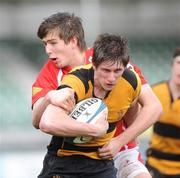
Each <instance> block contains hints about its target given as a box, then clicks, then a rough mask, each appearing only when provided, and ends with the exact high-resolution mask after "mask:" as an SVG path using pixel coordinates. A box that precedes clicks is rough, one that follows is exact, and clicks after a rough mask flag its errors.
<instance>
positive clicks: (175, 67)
mask: <svg viewBox="0 0 180 178" xmlns="http://www.w3.org/2000/svg"><path fill="white" fill-rule="evenodd" d="M172 79H173V81H174V82H175V84H176V85H179V86H180V56H177V57H176V58H175V59H174V62H173V64H172Z"/></svg>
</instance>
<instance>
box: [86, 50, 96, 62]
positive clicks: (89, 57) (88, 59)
mask: <svg viewBox="0 0 180 178" xmlns="http://www.w3.org/2000/svg"><path fill="white" fill-rule="evenodd" d="M93 51H94V49H93V48H88V49H87V50H86V61H85V63H86V64H89V63H91V62H92V56H93Z"/></svg>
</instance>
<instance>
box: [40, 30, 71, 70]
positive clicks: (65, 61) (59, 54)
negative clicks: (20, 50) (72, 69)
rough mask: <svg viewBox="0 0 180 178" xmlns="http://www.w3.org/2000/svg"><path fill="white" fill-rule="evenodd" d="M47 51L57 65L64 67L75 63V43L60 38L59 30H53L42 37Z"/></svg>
mask: <svg viewBox="0 0 180 178" xmlns="http://www.w3.org/2000/svg"><path fill="white" fill-rule="evenodd" d="M42 41H43V43H44V45H45V50H46V53H47V55H48V57H49V59H51V60H52V61H53V62H54V64H55V65H56V67H58V68H63V67H66V66H71V63H73V59H74V58H73V49H74V48H73V44H72V43H71V42H70V43H68V44H65V42H64V41H63V40H62V39H60V38H59V36H58V32H57V31H53V32H51V33H48V34H47V35H46V37H44V38H43V39H42Z"/></svg>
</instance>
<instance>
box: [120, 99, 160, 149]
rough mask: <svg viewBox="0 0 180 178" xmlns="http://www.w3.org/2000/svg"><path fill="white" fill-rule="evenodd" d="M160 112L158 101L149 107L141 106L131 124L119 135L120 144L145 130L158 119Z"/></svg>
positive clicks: (125, 142)
mask: <svg viewBox="0 0 180 178" xmlns="http://www.w3.org/2000/svg"><path fill="white" fill-rule="evenodd" d="M161 112H162V110H161V105H159V103H158V102H157V103H154V105H152V106H149V107H148V106H144V107H142V109H141V110H140V112H139V113H138V115H137V117H136V118H135V120H134V121H133V123H131V125H130V126H128V128H127V129H126V130H125V131H124V132H123V133H121V134H120V135H119V139H120V140H119V141H120V142H121V146H123V145H125V144H127V143H128V142H130V141H131V140H133V139H135V138H136V137H137V136H139V135H141V134H142V133H143V132H144V131H145V130H147V129H148V128H149V127H150V126H151V125H152V124H154V123H155V122H156V121H157V120H158V118H159V115H160V114H161Z"/></svg>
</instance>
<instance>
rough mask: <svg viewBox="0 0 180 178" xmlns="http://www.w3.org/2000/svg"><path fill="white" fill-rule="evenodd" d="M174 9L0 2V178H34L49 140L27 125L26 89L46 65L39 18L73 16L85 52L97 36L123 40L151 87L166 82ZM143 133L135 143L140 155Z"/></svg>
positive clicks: (178, 4) (175, 37)
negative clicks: (115, 35)
mask: <svg viewBox="0 0 180 178" xmlns="http://www.w3.org/2000/svg"><path fill="white" fill-rule="evenodd" d="M179 9H180V1H178V0H171V1H168V0H151V1H148V0H110V1H108V0H51V1H48V0H0V22H1V28H0V103H1V109H0V178H9V177H12V178H32V177H36V175H37V174H38V173H39V172H40V169H41V167H42V160H43V156H44V154H45V152H46V149H45V148H46V145H47V144H48V142H49V139H50V137H49V136H48V135H45V134H42V133H41V132H40V131H38V130H35V129H34V128H33V127H32V125H31V85H32V82H33V81H34V79H35V76H36V75H37V73H38V71H39V70H40V68H41V67H42V65H43V64H44V62H45V61H46V59H47V56H46V54H45V52H44V49H43V46H42V44H41V42H40V41H39V40H38V39H37V37H36V31H37V28H38V26H39V24H40V22H41V21H42V19H43V18H44V17H47V16H49V15H50V14H52V13H55V12H57V11H68V12H74V13H75V14H76V15H78V16H80V17H81V18H82V20H83V25H84V29H85V35H86V41H87V44H88V46H92V44H93V41H94V40H95V38H96V36H97V35H98V34H99V33H104V32H110V33H120V34H122V35H124V36H126V37H127V38H128V40H129V44H130V49H131V56H132V58H133V61H134V62H135V63H136V64H138V65H139V66H140V68H141V69H142V71H143V74H144V76H145V77H146V79H147V80H148V81H149V83H150V84H154V83H156V82H158V81H160V80H162V79H168V78H169V74H170V59H171V55H172V52H173V50H174V48H175V47H177V46H180V33H179V30H180V11H179ZM149 133H150V131H149V132H146V134H143V136H141V137H140V146H141V151H142V153H143V155H144V151H145V149H146V147H147V143H148V138H149ZM144 158H145V155H144Z"/></svg>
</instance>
